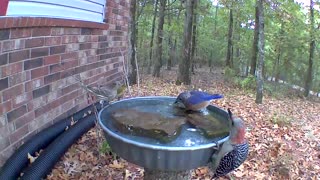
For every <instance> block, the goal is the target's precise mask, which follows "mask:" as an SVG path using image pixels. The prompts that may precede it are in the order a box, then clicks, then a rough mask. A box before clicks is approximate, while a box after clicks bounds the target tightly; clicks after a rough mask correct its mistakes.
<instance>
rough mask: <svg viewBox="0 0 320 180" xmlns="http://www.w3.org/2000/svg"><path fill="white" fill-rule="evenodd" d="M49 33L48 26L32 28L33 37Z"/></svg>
mask: <svg viewBox="0 0 320 180" xmlns="http://www.w3.org/2000/svg"><path fill="white" fill-rule="evenodd" d="M43 20H44V19H43ZM50 34H51V28H49V27H41V28H34V29H33V30H32V36H33V37H35V36H49V35H50Z"/></svg>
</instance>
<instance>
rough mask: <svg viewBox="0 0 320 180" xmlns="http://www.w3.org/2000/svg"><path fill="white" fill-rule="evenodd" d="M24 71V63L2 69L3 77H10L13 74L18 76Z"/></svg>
mask: <svg viewBox="0 0 320 180" xmlns="http://www.w3.org/2000/svg"><path fill="white" fill-rule="evenodd" d="M21 71H22V62H17V63H14V64H8V65H6V66H2V67H1V74H2V77H5V76H10V75H12V74H16V73H19V72H21Z"/></svg>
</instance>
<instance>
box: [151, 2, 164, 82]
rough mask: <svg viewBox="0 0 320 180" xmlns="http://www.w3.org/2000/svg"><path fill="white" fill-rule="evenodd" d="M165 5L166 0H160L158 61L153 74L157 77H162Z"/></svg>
mask: <svg viewBox="0 0 320 180" xmlns="http://www.w3.org/2000/svg"><path fill="white" fill-rule="evenodd" d="M165 6H166V0H160V8H159V23H158V32H157V44H156V62H155V63H154V68H153V74H152V75H153V76H155V77H160V69H161V66H162V39H163V24H164V10H165Z"/></svg>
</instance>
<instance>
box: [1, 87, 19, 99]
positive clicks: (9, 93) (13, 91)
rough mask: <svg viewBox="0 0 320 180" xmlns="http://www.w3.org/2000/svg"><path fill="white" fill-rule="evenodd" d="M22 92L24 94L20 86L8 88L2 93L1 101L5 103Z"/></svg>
mask: <svg viewBox="0 0 320 180" xmlns="http://www.w3.org/2000/svg"><path fill="white" fill-rule="evenodd" d="M23 92H24V88H23V85H22V84H19V85H17V86H14V87H11V88H8V89H6V90H4V91H3V92H2V98H3V101H7V100H9V99H12V98H13V97H15V96H18V95H20V94H22V93H23Z"/></svg>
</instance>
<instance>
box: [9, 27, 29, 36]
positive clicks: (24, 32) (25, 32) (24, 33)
mask: <svg viewBox="0 0 320 180" xmlns="http://www.w3.org/2000/svg"><path fill="white" fill-rule="evenodd" d="M30 36H31V28H28V29H26V28H23V29H21V28H18V29H11V39H17V38H26V37H30Z"/></svg>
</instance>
